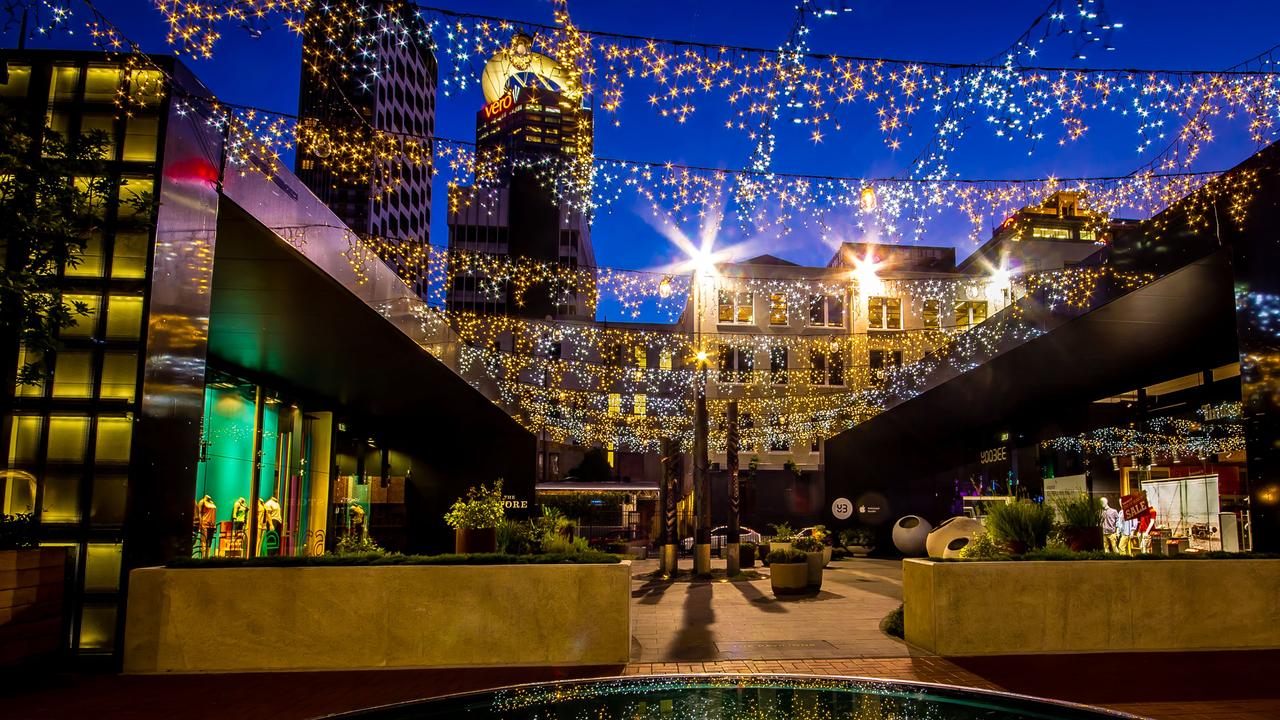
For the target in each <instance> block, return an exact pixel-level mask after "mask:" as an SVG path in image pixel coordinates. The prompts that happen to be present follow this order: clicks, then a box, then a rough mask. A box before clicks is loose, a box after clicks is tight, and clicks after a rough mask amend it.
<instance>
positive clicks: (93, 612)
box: [80, 605, 116, 650]
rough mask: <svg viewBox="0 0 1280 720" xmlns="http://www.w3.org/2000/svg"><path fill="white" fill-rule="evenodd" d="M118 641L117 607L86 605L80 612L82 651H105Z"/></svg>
mask: <svg viewBox="0 0 1280 720" xmlns="http://www.w3.org/2000/svg"><path fill="white" fill-rule="evenodd" d="M115 641H116V606H115V605H85V606H84V609H83V610H81V611H80V649H81V650H105V649H108V648H110V647H112V646H113V645H115Z"/></svg>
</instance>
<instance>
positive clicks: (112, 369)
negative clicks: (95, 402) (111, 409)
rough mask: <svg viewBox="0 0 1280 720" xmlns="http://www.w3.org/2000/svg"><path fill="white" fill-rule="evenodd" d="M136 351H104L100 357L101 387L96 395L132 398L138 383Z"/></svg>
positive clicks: (124, 398)
mask: <svg viewBox="0 0 1280 720" xmlns="http://www.w3.org/2000/svg"><path fill="white" fill-rule="evenodd" d="M137 376H138V356H137V354H136V353H115V352H111V353H106V354H105V355H103V357H102V389H101V390H100V391H99V393H98V396H99V397H102V398H110V399H115V400H132V399H133V394H134V389H135V387H136V386H137V384H138V377H137Z"/></svg>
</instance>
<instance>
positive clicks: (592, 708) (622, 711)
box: [343, 675, 1133, 720]
mask: <svg viewBox="0 0 1280 720" xmlns="http://www.w3.org/2000/svg"><path fill="white" fill-rule="evenodd" d="M464 715H465V716H467V717H470V718H504V719H509V720H535V719H536V720H552V719H553V718H555V719H564V720H570V719H572V720H640V719H641V718H654V719H655V720H693V719H695V718H696V719H697V720H715V719H717V718H751V719H753V720H771V719H773V718H778V719H781V718H799V719H801V720H826V719H827V718H848V719H850V720H881V719H884V720H890V719H892V720H979V719H981V720H1014V719H1015V718H1018V719H1021V718H1029V719H1035V720H1090V719H1097V718H1127V717H1133V716H1130V715H1125V714H1123V713H1115V712H1110V711H1106V710H1098V709H1093V708H1085V707H1080V706H1075V705H1067V704H1062V703H1055V702H1051V701H1045V700H1038V699H1035V698H1028V697H1023V696H1019V695H1008V694H1002V693H992V692H983V691H975V690H965V689H961V688H953V687H948V686H939V685H926V684H918V683H906V682H897V681H881V680H867V679H860V678H823V677H804V676H791V675H679V676H677V675H659V676H644V677H625V678H610V679H603V680H582V681H573V682H556V683H539V684H534V685H521V686H517V687H510V688H502V689H499V690H492V691H485V692H478V693H469V694H465V695H453V696H450V697H446V698H440V699H436V700H422V701H417V702H411V703H404V704H400V705H390V706H387V707H382V708H374V709H370V710H365V711H362V712H359V713H353V714H351V715H348V716H343V717H351V718H368V719H371V720H372V719H377V720H411V719H416V718H443V717H460V716H464Z"/></svg>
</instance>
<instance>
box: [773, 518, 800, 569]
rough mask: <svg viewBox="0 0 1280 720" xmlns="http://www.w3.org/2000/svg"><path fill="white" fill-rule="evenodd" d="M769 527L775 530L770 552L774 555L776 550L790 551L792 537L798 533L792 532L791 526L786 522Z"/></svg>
mask: <svg viewBox="0 0 1280 720" xmlns="http://www.w3.org/2000/svg"><path fill="white" fill-rule="evenodd" d="M769 527H771V528H773V537H772V538H770V539H769V552H771V553H772V552H773V551H774V550H790V549H791V537H792V536H793V535H795V534H796V531H795V530H792V529H791V526H790V525H788V524H787V523H785V522H780V523H778V524H776V525H770V526H769ZM770 562H772V561H770Z"/></svg>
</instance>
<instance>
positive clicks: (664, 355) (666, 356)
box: [658, 348, 671, 370]
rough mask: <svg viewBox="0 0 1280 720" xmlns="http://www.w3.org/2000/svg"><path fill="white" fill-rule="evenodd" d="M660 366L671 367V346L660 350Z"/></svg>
mask: <svg viewBox="0 0 1280 720" xmlns="http://www.w3.org/2000/svg"><path fill="white" fill-rule="evenodd" d="M658 367H659V368H661V369H663V370H670V369H671V350H670V349H669V348H663V349H662V350H660V351H658Z"/></svg>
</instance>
